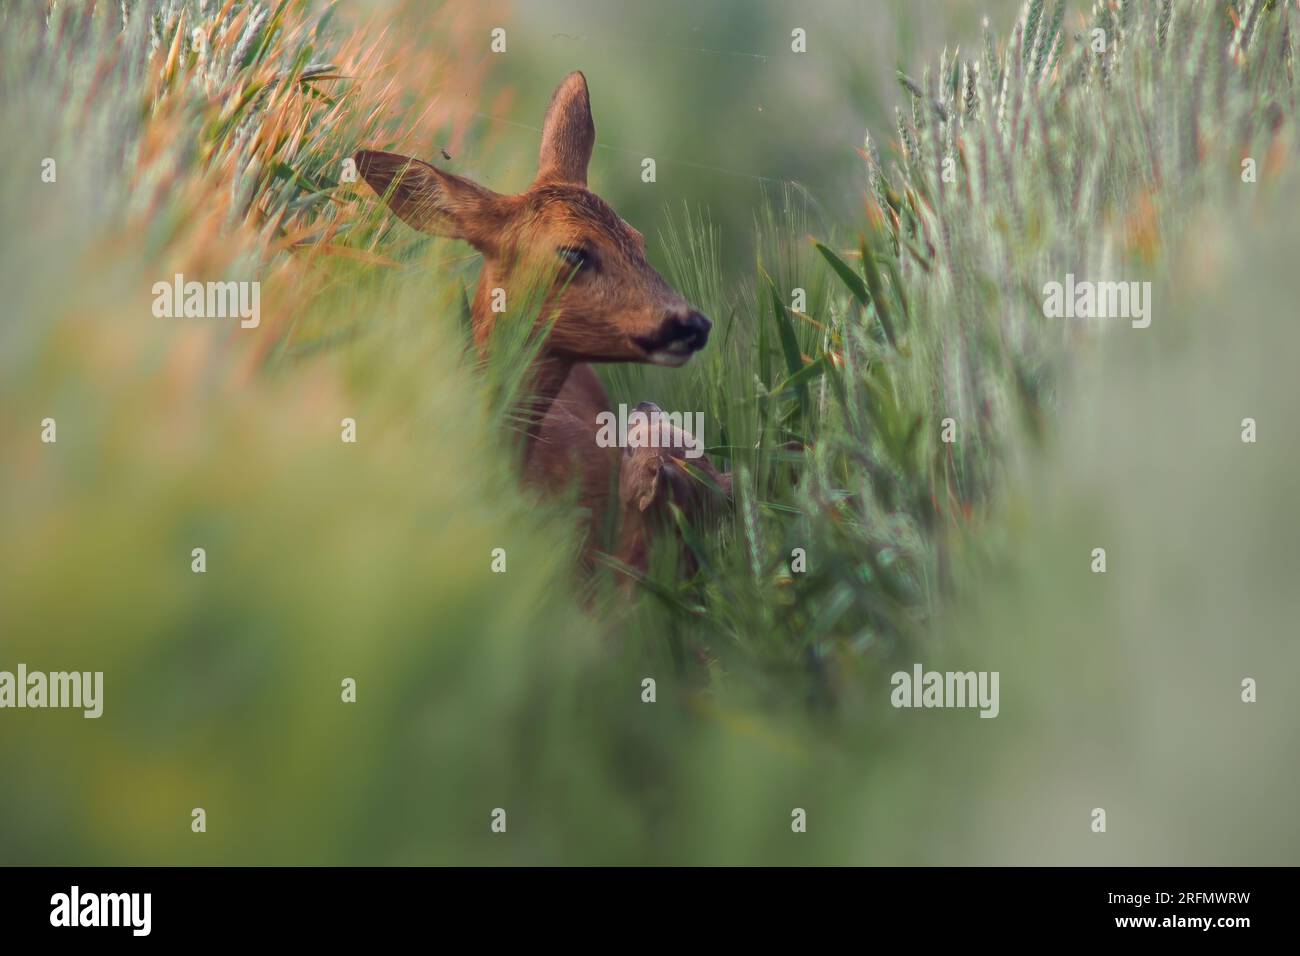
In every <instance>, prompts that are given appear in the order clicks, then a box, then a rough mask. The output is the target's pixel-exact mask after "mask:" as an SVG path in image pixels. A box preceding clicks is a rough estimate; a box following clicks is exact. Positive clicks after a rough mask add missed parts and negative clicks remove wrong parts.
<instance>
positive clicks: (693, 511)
mask: <svg viewBox="0 0 1300 956" xmlns="http://www.w3.org/2000/svg"><path fill="white" fill-rule="evenodd" d="M636 411H638V412H640V413H641V416H640V419H639V421H637V422H636V424H635V425H634V426H633V427H632V428H630V429H629V432H628V447H627V448H625V449H624V450H623V465H622V469H621V470H620V472H619V479H618V498H619V504H620V505H621V507H622V519H623V520H622V527H621V531H620V534H619V544H618V554H617V556H618V559H619V560H620V561H622V562H623V563H624V564H626V565H628V566H629V567H632V568H635V569H637V570H638V571H642V572H644V571H645V570H646V567H647V564H648V562H649V556H650V545H651V542H652V541H653V539H654V538H655V537H656V536H658V535H659V534H661V533H663V532H664V530H665V529H670V528H672V527H673V518H672V515H671V514H670V513H669V509H668V505H669V503H670V502H671V503H672V504H674V505H676V506H677V507H678V508H680V509H681V511H682V514H683V516H684V517H685V518H686V520H687V521H689V522H690V523H691V524H700V523H702V521H703V520H704V519H705V518H706V517H707V516H708V515H709V514H710V513H715V514H716V512H717V510H718V506H720V505H722V504H724V503H725V502H726V501H727V500H729V499H730V498H731V473H730V472H727V473H725V474H724V473H720V472H719V471H718V470H717V469H716V468H714V467H713V466H712V465H711V464H709V461H708V459H706V458H704V457H699V458H695V459H694V460H691V459H688V457H687V449H688V448H690V447H691V446H692V445H693V444H694V443H695V438H694V437H693V436H692V435H691V434H690V433H688V432H686V431H684V430H682V429H680V428H677V427H675V426H672V425H670V424H667V423H666V418H661V416H663V415H664V413H663V410H662V409H660V408H659V406H658V405H656V404H654V403H653V402H642V403H641V404H640V405H638V406H637V407H636ZM660 422H664V424H660ZM655 432H657V433H658V436H657V437H658V444H657V445H652V444H651V438H650V436H651V435H652V434H654V433H655ZM665 432H667V433H668V439H667V440H666V441H665V440H664V438H665V434H664V433H665ZM685 562H686V566H687V567H686V570H687V571H688V573H694V571H695V562H694V559H693V558H692V557H691V555H690V554H689V552H688V553H687V555H686V558H685Z"/></svg>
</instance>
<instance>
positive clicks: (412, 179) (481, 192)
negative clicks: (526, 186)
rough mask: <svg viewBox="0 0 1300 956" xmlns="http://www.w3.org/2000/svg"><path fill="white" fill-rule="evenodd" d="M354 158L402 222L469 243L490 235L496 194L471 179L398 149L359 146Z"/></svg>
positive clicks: (372, 187)
mask: <svg viewBox="0 0 1300 956" xmlns="http://www.w3.org/2000/svg"><path fill="white" fill-rule="evenodd" d="M354 160H355V162H356V164H357V172H359V173H360V174H361V178H362V179H364V180H365V181H366V183H367V184H368V185H369V186H370V188H371V189H373V190H374V191H375V192H376V193H378V194H379V195H380V197H382V198H383V200H384V202H386V203H387V204H388V208H389V209H391V210H392V211H393V212H395V213H396V214H397V215H398V217H399V218H400V219H401V220H402V221H403V222H405V223H406V224H407V225H408V226H411V227H412V228H414V229H418V230H420V231H421V232H427V233H429V234H431V235H435V236H447V237H448V238H451V239H464V240H466V241H468V242H470V243H471V244H473V245H475V246H478V245H481V244H482V243H484V242H486V241H488V239H489V238H490V237H491V236H492V235H493V234H494V233H495V228H494V225H493V224H494V222H495V220H496V218H497V216H496V212H497V208H498V207H497V202H498V200H500V199H501V198H502V197H501V196H500V195H499V194H497V193H494V192H493V191H492V190H490V189H488V188H486V187H485V186H480V185H479V184H478V183H476V182H474V181H473V180H472V179H466V178H465V177H464V176H457V175H455V174H453V173H448V172H444V171H443V170H441V169H438V168H437V167H436V166H431V165H430V164H428V163H426V162H423V161H422V160H419V159H414V158H413V157H410V156H402V155H400V154H398V153H384V152H380V151H378V150H373V149H363V150H361V151H360V152H358V153H357V155H356V156H355V157H354Z"/></svg>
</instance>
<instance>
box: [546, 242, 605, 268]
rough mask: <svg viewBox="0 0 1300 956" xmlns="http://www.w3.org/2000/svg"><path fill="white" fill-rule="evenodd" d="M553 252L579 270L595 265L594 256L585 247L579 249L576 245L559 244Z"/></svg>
mask: <svg viewBox="0 0 1300 956" xmlns="http://www.w3.org/2000/svg"><path fill="white" fill-rule="evenodd" d="M555 253H556V255H558V256H559V257H560V258H561V259H563V260H564V261H565V262H567V263H568V264H569V265H571V266H573V268H575V269H579V270H581V269H586V268H588V267H590V266H593V265H595V257H593V256H592V255H591V253H589V252H588V251H587V250H586V249H579V248H578V247H576V246H560V247H559V248H558V249H556V250H555Z"/></svg>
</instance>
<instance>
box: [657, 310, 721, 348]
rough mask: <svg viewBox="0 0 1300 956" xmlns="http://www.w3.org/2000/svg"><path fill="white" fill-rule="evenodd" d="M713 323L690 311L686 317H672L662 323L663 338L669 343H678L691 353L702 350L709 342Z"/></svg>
mask: <svg viewBox="0 0 1300 956" xmlns="http://www.w3.org/2000/svg"><path fill="white" fill-rule="evenodd" d="M711 328H713V323H712V322H710V321H709V320H708V319H706V318H705V317H704V316H702V315H700V313H698V312H695V311H691V312H688V313H687V314H686V316H685V317H684V318H683V317H680V316H673V317H672V318H670V319H668V320H667V321H666V322H664V338H665V339H666V340H668V341H670V342H680V343H681V344H682V345H684V346H686V347H687V348H689V349H690V350H691V351H692V352H695V351H698V350H700V349H702V348H704V345H705V343H706V342H708V341H709V330H710V329H711Z"/></svg>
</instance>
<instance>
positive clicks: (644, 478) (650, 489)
mask: <svg viewBox="0 0 1300 956" xmlns="http://www.w3.org/2000/svg"><path fill="white" fill-rule="evenodd" d="M641 467H642V472H641V482H640V484H639V486H638V487H637V498H636V508H637V511H645V510H646V509H647V508H649V507H650V506H651V505H652V504H654V503H655V499H656V498H658V497H659V482H660V479H662V478H663V476H664V466H663V464H662V463H661V462H660V459H659V456H658V455H655V456H654V457H652V458H649V459H647V460H646V461H645V462H643V463H642V466H641Z"/></svg>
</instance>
